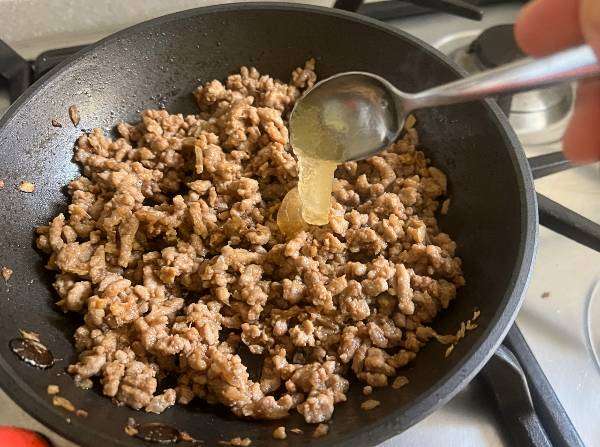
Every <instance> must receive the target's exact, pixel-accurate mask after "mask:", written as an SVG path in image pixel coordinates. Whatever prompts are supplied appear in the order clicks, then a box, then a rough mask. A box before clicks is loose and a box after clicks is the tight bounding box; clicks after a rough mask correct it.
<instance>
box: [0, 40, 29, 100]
mask: <svg viewBox="0 0 600 447" xmlns="http://www.w3.org/2000/svg"><path fill="white" fill-rule="evenodd" d="M0 77H2V78H4V79H5V80H6V82H7V84H8V93H9V96H10V102H14V101H15V100H16V99H17V98H18V97H19V96H21V93H23V92H24V91H25V90H27V87H29V86H30V85H31V80H32V77H33V72H32V70H31V66H30V65H29V62H27V61H26V60H25V59H23V58H22V57H21V55H20V54H19V53H17V52H16V51H15V50H13V49H12V48H11V47H9V46H8V45H7V44H6V43H5V42H4V41H2V40H0Z"/></svg>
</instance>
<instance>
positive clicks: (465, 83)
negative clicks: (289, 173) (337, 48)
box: [284, 45, 600, 230]
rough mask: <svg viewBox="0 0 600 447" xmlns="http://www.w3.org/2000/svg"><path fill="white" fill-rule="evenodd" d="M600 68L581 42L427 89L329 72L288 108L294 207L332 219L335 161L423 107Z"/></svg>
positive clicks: (381, 143) (375, 142)
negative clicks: (295, 178)
mask: <svg viewBox="0 0 600 447" xmlns="http://www.w3.org/2000/svg"><path fill="white" fill-rule="evenodd" d="M598 75H600V64H599V63H598V59H597V57H596V55H595V53H594V51H593V50H592V48H591V47H589V46H588V45H582V46H580V47H576V48H572V49H569V50H565V51H562V52H559V53H556V54H553V55H551V56H547V57H544V58H540V59H532V58H526V59H522V60H520V61H517V62H513V63H511V64H507V65H502V66H500V67H498V68H495V69H493V70H489V71H485V72H482V73H478V74H476V75H473V76H470V77H467V78H464V79H460V80H458V81H454V82H451V83H449V84H445V85H442V86H438V87H434V88H431V89H429V90H425V91H423V92H421V93H412V94H411V93H404V92H402V91H400V90H398V89H397V88H396V87H395V86H394V85H392V84H391V83H390V82H389V81H387V80H385V79H384V78H382V77H380V76H377V75H375V74H372V73H366V72H359V71H354V72H346V73H339V74H337V75H334V76H332V77H330V78H327V79H325V80H323V81H321V82H319V83H317V84H315V85H314V87H313V88H312V89H310V90H309V91H308V92H307V93H306V94H305V95H304V96H303V97H302V98H300V99H299V100H298V101H297V102H296V105H295V107H294V109H293V110H292V114H291V115H290V123H289V127H290V141H291V144H292V147H293V148H294V152H295V153H296V155H297V156H298V158H299V184H298V193H299V194H298V195H299V199H300V202H301V204H298V203H293V206H294V207H297V206H301V215H302V218H303V219H304V221H305V222H308V223H310V224H316V225H324V224H326V223H327V222H328V217H327V216H328V212H329V203H330V197H331V191H332V183H333V173H334V171H335V167H336V166H337V164H339V163H342V162H345V161H349V160H360V159H363V158H367V157H370V156H372V155H374V154H376V153H377V152H380V151H382V150H383V149H385V148H386V147H388V146H389V145H390V144H392V143H393V142H394V141H395V140H396V139H397V138H398V137H399V136H400V133H401V131H402V128H403V126H404V121H405V119H406V117H407V116H408V115H409V114H410V113H411V112H413V111H415V110H417V109H422V108H426V107H437V106H445V105H451V104H456V103H463V102H469V101H472V100H476V99H482V98H485V97H489V96H495V95H498V94H504V93H516V92H520V91H526V90H534V89H539V88H541V87H545V86H549V85H552V84H556V83H562V82H567V81H573V80H577V79H581V78H587V77H592V76H598ZM284 211H285V210H284ZM294 211H295V214H296V215H299V214H300V213H299V211H298V210H297V209H295V208H294ZM298 228H299V227H298ZM296 230H297V229H296Z"/></svg>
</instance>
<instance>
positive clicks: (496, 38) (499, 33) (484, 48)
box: [469, 25, 525, 68]
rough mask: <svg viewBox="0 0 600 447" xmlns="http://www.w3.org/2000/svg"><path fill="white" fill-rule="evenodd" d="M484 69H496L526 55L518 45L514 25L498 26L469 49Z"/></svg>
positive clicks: (481, 36)
mask: <svg viewBox="0 0 600 447" xmlns="http://www.w3.org/2000/svg"><path fill="white" fill-rule="evenodd" d="M469 53H472V54H473V55H474V56H475V57H476V58H477V59H478V60H479V62H480V63H481V65H482V67H483V68H496V67H497V66H499V65H502V64H508V63H509V62H514V61H516V60H517V59H521V58H522V57H524V56H525V54H524V53H523V52H522V51H521V49H520V48H519V46H518V45H517V41H516V40H515V35H514V27H513V25H497V26H493V27H491V28H488V29H486V30H485V31H483V32H482V33H481V34H480V35H479V37H477V39H475V40H474V41H473V42H472V43H471V46H470V47H469Z"/></svg>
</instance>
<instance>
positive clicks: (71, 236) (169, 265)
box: [2, 60, 476, 445]
mask: <svg viewBox="0 0 600 447" xmlns="http://www.w3.org/2000/svg"><path fill="white" fill-rule="evenodd" d="M314 70H315V61H314V60H310V61H308V62H307V63H306V64H305V65H304V66H303V67H300V68H297V69H296V70H294V72H293V73H292V75H291V80H290V82H289V83H287V84H286V83H284V82H281V81H278V80H275V79H273V78H271V77H270V76H267V75H261V74H260V73H259V72H258V71H257V70H256V69H254V68H246V67H243V68H242V69H241V70H240V72H239V73H238V74H234V75H231V76H229V77H228V78H227V79H226V81H225V82H223V83H222V82H220V81H218V80H214V81H210V82H207V83H205V84H204V85H202V86H200V87H198V88H197V89H196V91H195V92H194V97H195V100H196V103H197V106H198V113H197V114H194V115H182V114H170V113H169V112H167V111H166V110H145V111H143V112H142V113H141V116H140V121H139V122H137V123H131V124H130V123H119V124H118V125H117V128H116V131H117V135H119V136H118V137H117V138H109V137H108V136H106V135H104V133H103V131H102V130H100V129H94V130H92V131H89V132H87V133H85V134H83V135H82V136H81V137H80V138H79V139H78V141H77V144H76V147H75V157H74V158H75V160H76V162H77V163H79V164H80V165H81V167H82V174H83V175H82V176H81V177H79V178H76V179H75V180H73V181H72V182H70V183H69V185H68V188H67V190H68V193H69V195H70V204H69V206H68V212H66V213H64V214H59V215H57V216H56V217H55V218H54V219H52V220H51V222H50V223H49V224H48V225H46V226H42V227H39V228H38V229H37V240H36V246H37V247H38V249H39V250H40V251H42V252H43V253H45V254H46V255H47V256H48V261H47V267H48V268H49V269H51V270H54V271H55V272H56V277H55V280H54V284H53V286H54V288H55V289H56V292H57V295H58V297H59V298H58V300H57V306H58V307H59V308H60V309H61V310H62V311H64V312H77V313H79V314H80V315H82V316H83V325H81V326H80V327H79V328H78V329H77V330H76V332H75V335H74V341H75V347H76V349H77V351H78V352H79V358H78V361H77V362H76V363H74V364H72V365H70V366H69V367H68V371H69V373H71V374H72V375H73V376H74V377H75V381H76V383H78V384H82V385H85V386H86V387H90V386H91V384H92V380H97V381H99V384H100V385H101V388H102V391H103V393H104V394H105V395H106V396H109V397H111V398H113V399H114V401H115V402H116V403H117V404H125V405H129V406H130V407H132V408H135V409H140V410H141V409H144V410H145V411H148V412H153V413H160V412H162V411H164V410H165V409H166V408H168V407H169V406H171V405H174V404H175V403H176V402H177V403H179V404H181V405H185V404H188V403H190V402H191V401H193V400H194V399H201V400H204V401H207V402H208V403H211V404H216V403H220V404H223V405H225V406H227V407H229V408H230V410H231V411H232V412H233V413H234V414H236V415H238V416H242V417H249V418H255V419H280V418H284V417H287V416H288V415H289V414H290V412H292V411H298V412H299V413H300V414H302V415H303V416H304V419H305V420H306V421H307V422H309V423H314V424H321V423H323V422H326V421H328V420H329V419H330V418H331V417H332V414H333V412H334V408H335V405H336V404H340V403H342V402H344V401H345V400H346V393H347V390H348V386H349V379H354V380H358V381H361V382H363V385H365V387H364V393H365V395H369V394H370V393H372V392H373V388H374V387H381V386H386V385H389V384H390V383H392V384H393V386H394V387H399V386H400V385H401V384H402V385H403V384H404V383H405V379H404V377H403V376H402V375H401V374H402V369H403V368H404V367H405V366H406V365H407V364H408V363H409V362H410V361H412V360H413V359H414V358H415V356H416V355H417V353H418V351H419V350H420V349H421V347H422V346H423V345H424V344H425V343H427V342H428V341H429V340H431V339H436V340H438V341H441V342H447V343H455V342H456V341H457V340H458V339H459V338H461V337H462V336H464V334H465V331H467V330H470V329H472V328H474V327H476V325H475V324H474V323H472V322H470V323H469V325H464V328H461V330H459V332H458V333H457V335H451V336H449V337H448V336H446V338H444V336H440V335H437V334H436V333H435V332H434V331H433V330H432V329H431V328H430V327H429V324H430V323H431V321H432V320H433V319H434V318H435V316H436V315H437V313H438V312H439V311H440V310H441V309H445V308H447V307H448V306H449V304H450V303H451V301H452V300H453V299H455V297H456V292H457V289H458V288H459V287H461V286H462V285H464V278H463V276H462V270H461V261H460V259H459V258H457V257H456V256H455V251H456V244H455V243H454V242H453V241H452V239H451V238H450V236H449V235H447V234H445V233H441V232H440V229H439V227H438V224H437V220H436V214H435V213H436V212H437V211H438V209H439V208H440V206H441V205H440V204H441V203H442V202H443V201H446V202H444V203H446V205H445V206H444V209H443V210H442V211H446V210H447V207H448V203H449V202H448V201H447V200H448V199H447V196H446V195H447V191H448V184H447V179H446V176H445V175H444V174H443V173H442V172H441V171H439V170H438V169H436V168H434V167H432V166H429V165H428V160H427V158H426V157H425V155H424V153H423V152H422V151H420V150H418V149H417V148H416V147H415V145H416V144H417V142H418V136H417V133H416V129H415V128H414V127H413V126H414V124H415V123H414V118H410V119H409V120H407V130H406V135H405V136H404V137H402V138H401V139H400V140H398V141H397V142H396V143H394V144H392V145H391V146H390V147H388V148H387V149H386V150H385V151H383V152H381V153H380V154H378V155H377V156H376V157H373V158H371V159H368V160H365V161H360V162H354V161H352V162H347V163H344V164H342V165H341V166H340V167H339V168H338V170H337V171H336V180H335V182H334V192H333V198H334V200H332V202H333V204H332V213H331V216H332V217H331V222H330V224H329V225H326V226H323V227H312V226H309V225H305V226H304V227H303V231H300V232H299V233H297V234H296V235H295V236H294V237H293V238H291V239H288V238H286V236H285V235H284V234H282V233H281V231H280V230H279V228H278V226H277V223H276V215H277V210H278V209H279V207H280V205H281V201H282V199H283V197H284V196H285V195H286V193H287V192H288V191H289V190H290V189H292V188H293V187H294V186H296V183H297V175H298V173H297V166H296V158H295V156H294V154H293V152H292V149H291V148H290V146H289V135H288V130H287V127H286V119H287V117H288V116H289V113H290V111H291V109H292V107H293V105H294V103H295V101H296V100H297V99H298V98H299V97H300V95H301V94H302V92H303V91H304V90H305V89H306V88H309V87H311V86H312V85H313V84H314V83H315V81H316V75H315V71H314ZM77 115H78V113H77V111H76V109H75V108H74V107H72V108H71V110H70V116H71V118H72V120H73V124H75V125H77V122H78V116H77ZM409 123H410V125H409ZM2 274H3V275H4V276H5V278H6V279H8V276H9V275H10V273H9V271H8V269H6V268H4V269H3V271H2ZM248 351H249V352H250V353H251V354H253V355H254V358H260V361H261V362H262V365H259V366H260V373H259V374H256V375H255V374H253V371H250V370H249V369H248V366H249V365H246V364H245V359H246V358H247V356H246V354H247V352H248ZM258 356H260V357H258ZM255 377H256V378H255ZM166 383H173V384H175V385H174V386H173V388H166V389H165V385H166ZM159 390H160V391H159ZM376 405H378V402H377V401H374V400H368V401H366V402H364V403H363V404H362V406H363V408H365V409H371V408H374V407H375V406H376ZM294 430H295V429H292V430H290V431H291V432H293V433H296V431H294ZM326 432H327V425H319V426H318V427H317V430H315V436H319V435H322V434H324V433H326ZM273 436H274V437H275V438H278V439H283V438H285V436H286V433H285V429H284V428H283V427H279V428H278V429H277V430H275V432H274V433H273ZM249 442H250V440H245V439H239V438H238V439H235V440H231V441H229V443H230V444H232V445H246V444H247V443H249Z"/></svg>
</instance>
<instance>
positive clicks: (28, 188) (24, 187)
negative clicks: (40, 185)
mask: <svg viewBox="0 0 600 447" xmlns="http://www.w3.org/2000/svg"><path fill="white" fill-rule="evenodd" d="M19 190H20V191H23V192H33V191H35V184H33V183H31V182H27V181H22V182H21V183H19Z"/></svg>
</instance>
